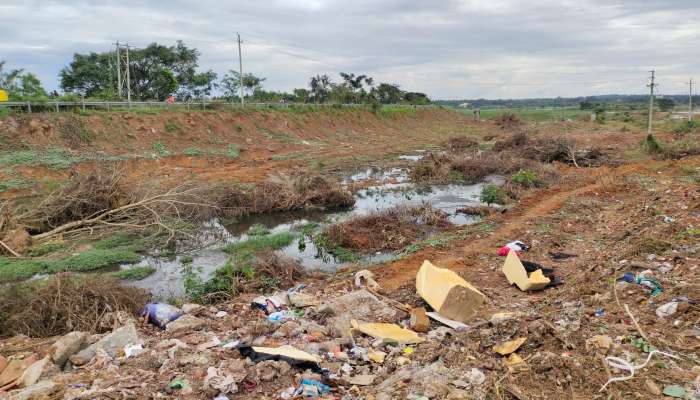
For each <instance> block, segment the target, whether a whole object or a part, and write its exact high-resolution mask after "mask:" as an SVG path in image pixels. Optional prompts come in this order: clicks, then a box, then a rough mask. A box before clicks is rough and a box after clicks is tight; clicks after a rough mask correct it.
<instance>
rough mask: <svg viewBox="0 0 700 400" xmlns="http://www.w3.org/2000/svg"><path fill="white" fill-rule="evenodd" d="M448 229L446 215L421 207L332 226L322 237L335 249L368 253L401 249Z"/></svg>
mask: <svg viewBox="0 0 700 400" xmlns="http://www.w3.org/2000/svg"><path fill="white" fill-rule="evenodd" d="M450 225H451V224H450V222H449V221H448V220H447V214H445V213H444V212H442V211H441V210H438V209H435V208H433V207H432V206H430V205H429V204H423V205H420V206H399V207H394V208H390V209H388V210H385V211H381V212H377V213H372V214H369V215H364V216H359V217H355V218H352V219H350V220H347V221H344V222H341V223H338V224H334V225H331V226H330V227H328V229H326V231H325V233H326V234H327V236H328V238H329V240H330V241H331V242H332V243H333V244H334V245H336V246H340V247H344V248H348V249H354V250H360V251H362V252H366V253H370V252H376V251H380V250H399V249H402V248H404V247H406V246H407V245H409V244H411V243H412V242H414V241H415V240H416V239H418V238H420V237H422V236H425V235H426V234H427V233H429V232H430V231H432V230H434V229H436V228H440V227H448V226H450Z"/></svg>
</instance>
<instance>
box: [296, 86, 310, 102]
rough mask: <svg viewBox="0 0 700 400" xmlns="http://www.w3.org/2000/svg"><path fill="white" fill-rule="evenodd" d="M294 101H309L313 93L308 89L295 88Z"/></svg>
mask: <svg viewBox="0 0 700 400" xmlns="http://www.w3.org/2000/svg"><path fill="white" fill-rule="evenodd" d="M293 93H294V101H295V102H297V103H308V102H309V98H310V97H311V93H310V92H309V91H308V90H307V89H302V88H299V89H294V91H293Z"/></svg>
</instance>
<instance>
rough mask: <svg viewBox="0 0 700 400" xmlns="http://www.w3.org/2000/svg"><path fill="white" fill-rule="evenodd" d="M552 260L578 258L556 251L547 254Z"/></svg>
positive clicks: (574, 255)
mask: <svg viewBox="0 0 700 400" xmlns="http://www.w3.org/2000/svg"><path fill="white" fill-rule="evenodd" d="M547 254H549V257H550V258H551V259H552V260H566V259H567V258H574V257H578V256H577V255H576V254H569V253H562V252H558V251H549V252H547Z"/></svg>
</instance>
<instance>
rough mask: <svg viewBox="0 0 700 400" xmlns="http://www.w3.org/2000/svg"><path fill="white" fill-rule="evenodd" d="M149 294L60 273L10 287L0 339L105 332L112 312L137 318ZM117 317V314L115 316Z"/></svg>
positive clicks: (2, 297) (0, 301) (0, 314)
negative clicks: (19, 336) (13, 336)
mask: <svg viewBox="0 0 700 400" xmlns="http://www.w3.org/2000/svg"><path fill="white" fill-rule="evenodd" d="M146 300H147V293H146V292H145V291H143V290H141V289H137V288H133V287H128V286H124V285H122V284H121V283H120V282H119V281H117V280H115V279H113V278H110V277H108V276H101V275H94V276H93V275H84V276H76V275H71V274H67V273H64V274H56V275H54V276H52V277H50V278H49V279H47V280H45V281H32V282H28V283H25V284H18V285H9V286H6V287H4V288H2V290H1V291H0V336H6V335H16V334H25V335H28V336H32V337H48V336H54V335H62V334H65V333H68V332H71V331H74V330H80V331H87V332H101V331H106V330H110V329H111V327H109V326H101V324H100V322H101V321H104V320H105V319H106V318H105V317H106V316H107V314H108V313H119V312H123V313H126V314H127V315H136V314H137V313H138V312H139V311H140V310H141V309H142V307H143V305H144V304H145V303H146ZM113 315H115V314H113Z"/></svg>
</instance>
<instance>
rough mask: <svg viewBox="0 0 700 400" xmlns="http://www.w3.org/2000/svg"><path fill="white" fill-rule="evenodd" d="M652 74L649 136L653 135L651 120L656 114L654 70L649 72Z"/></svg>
mask: <svg viewBox="0 0 700 400" xmlns="http://www.w3.org/2000/svg"><path fill="white" fill-rule="evenodd" d="M649 72H651V83H650V84H648V85H647V86H649V89H650V92H649V126H648V127H647V134H649V135H651V118H652V115H653V114H654V87H655V86H656V84H655V83H654V78H655V76H654V73H655V71H654V70H651V71H649Z"/></svg>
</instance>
